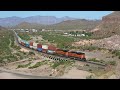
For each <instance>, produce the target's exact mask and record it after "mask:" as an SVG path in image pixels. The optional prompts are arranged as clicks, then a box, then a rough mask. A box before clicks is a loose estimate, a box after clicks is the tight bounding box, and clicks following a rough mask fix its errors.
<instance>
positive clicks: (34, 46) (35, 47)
mask: <svg viewBox="0 0 120 90" xmlns="http://www.w3.org/2000/svg"><path fill="white" fill-rule="evenodd" d="M37 44H38V43H35V42H34V43H33V49H35V50H37Z"/></svg>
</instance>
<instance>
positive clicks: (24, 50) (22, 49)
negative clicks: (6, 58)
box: [20, 48, 29, 52]
mask: <svg viewBox="0 0 120 90" xmlns="http://www.w3.org/2000/svg"><path fill="white" fill-rule="evenodd" d="M20 51H22V52H29V50H27V49H24V48H21V49H20Z"/></svg>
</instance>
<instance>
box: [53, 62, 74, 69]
mask: <svg viewBox="0 0 120 90" xmlns="http://www.w3.org/2000/svg"><path fill="white" fill-rule="evenodd" d="M73 63H74V61H58V62H54V63H53V65H51V67H52V68H53V69H55V68H57V67H58V66H60V65H64V66H65V67H66V66H69V65H72V64H73Z"/></svg>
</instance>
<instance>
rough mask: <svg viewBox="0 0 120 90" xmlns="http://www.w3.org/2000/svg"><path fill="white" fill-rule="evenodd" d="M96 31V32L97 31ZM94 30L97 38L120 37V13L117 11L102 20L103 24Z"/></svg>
mask: <svg viewBox="0 0 120 90" xmlns="http://www.w3.org/2000/svg"><path fill="white" fill-rule="evenodd" d="M95 29H96V30H95ZM95 29H94V30H95V31H94V30H93V32H94V36H96V37H110V36H112V35H120V11H115V12H113V13H111V14H109V15H107V16H104V17H103V18H102V22H101V23H100V24H99V25H98V26H97V27H96V28H95Z"/></svg>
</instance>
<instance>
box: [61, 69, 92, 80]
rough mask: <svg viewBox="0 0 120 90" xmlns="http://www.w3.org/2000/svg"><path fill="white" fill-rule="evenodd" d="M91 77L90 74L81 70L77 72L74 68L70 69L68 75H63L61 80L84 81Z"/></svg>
mask: <svg viewBox="0 0 120 90" xmlns="http://www.w3.org/2000/svg"><path fill="white" fill-rule="evenodd" d="M89 75H91V73H89V72H87V71H83V70H77V69H76V68H72V69H71V70H70V71H69V72H68V73H65V74H64V75H63V76H61V77H63V78H71V79H86V77H87V76H89Z"/></svg>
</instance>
